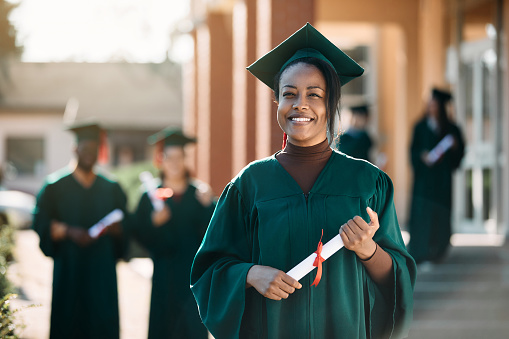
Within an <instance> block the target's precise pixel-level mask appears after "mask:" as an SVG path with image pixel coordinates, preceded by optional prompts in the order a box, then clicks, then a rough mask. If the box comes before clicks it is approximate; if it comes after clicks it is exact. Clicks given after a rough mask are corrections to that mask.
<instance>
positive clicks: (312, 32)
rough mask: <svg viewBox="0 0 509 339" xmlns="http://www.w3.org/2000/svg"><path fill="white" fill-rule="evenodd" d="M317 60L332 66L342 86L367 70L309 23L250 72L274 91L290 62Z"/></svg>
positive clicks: (260, 60) (254, 64)
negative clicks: (276, 81)
mask: <svg viewBox="0 0 509 339" xmlns="http://www.w3.org/2000/svg"><path fill="white" fill-rule="evenodd" d="M306 57H315V58H318V59H321V60H324V61H326V62H327V63H329V64H330V65H331V66H332V68H334V70H335V71H336V73H337V74H338V76H339V81H340V83H341V86H344V85H345V84H346V83H347V82H349V81H350V80H352V79H354V78H356V77H358V76H361V75H362V73H364V69H363V68H362V67H361V66H359V64H357V63H356V62H355V61H354V60H353V59H352V58H350V57H349V56H348V55H346V54H345V53H344V52H343V51H342V50H340V49H339V48H338V47H336V45H334V44H333V43H332V42H330V41H329V40H328V39H327V38H326V37H324V36H323V35H322V34H321V33H320V32H318V31H317V30H316V28H314V27H313V26H311V24H310V23H309V22H308V23H307V24H306V25H304V26H303V27H302V28H301V29H299V30H298V31H297V32H295V33H293V34H292V35H291V36H290V37H289V38H288V39H286V40H285V41H283V42H282V43H281V44H279V45H278V46H277V47H276V48H274V49H273V50H272V51H270V52H268V53H267V54H265V55H264V56H262V57H261V58H260V59H258V60H256V61H255V62H254V63H253V64H252V65H251V66H249V67H248V68H247V69H248V70H249V71H250V72H251V73H252V74H253V75H254V76H255V77H257V78H258V79H260V80H261V81H262V82H263V83H264V84H266V85H267V86H269V87H270V88H272V89H274V88H273V87H274V77H275V76H276V74H277V73H279V72H280V71H281V70H283V69H284V68H285V67H286V66H287V65H288V64H289V63H290V62H292V61H294V60H296V59H301V58H306Z"/></svg>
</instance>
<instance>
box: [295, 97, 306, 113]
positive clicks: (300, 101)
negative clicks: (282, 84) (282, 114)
mask: <svg viewBox="0 0 509 339" xmlns="http://www.w3.org/2000/svg"><path fill="white" fill-rule="evenodd" d="M308 107H309V106H308V101H307V98H306V96H305V95H299V96H297V97H296V98H295V102H294V104H293V109H295V110H301V109H306V108H308Z"/></svg>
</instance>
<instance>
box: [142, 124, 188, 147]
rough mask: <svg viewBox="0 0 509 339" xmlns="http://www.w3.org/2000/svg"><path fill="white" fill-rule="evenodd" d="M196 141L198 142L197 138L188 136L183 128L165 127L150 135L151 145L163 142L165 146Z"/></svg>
mask: <svg viewBox="0 0 509 339" xmlns="http://www.w3.org/2000/svg"><path fill="white" fill-rule="evenodd" d="M194 142H196V138H191V137H188V136H186V135H184V133H183V132H182V130H180V129H175V128H165V129H163V130H162V131H159V132H157V133H156V134H153V135H151V136H150V137H148V143H149V144H150V145H154V144H156V143H161V144H163V145H164V146H185V145H187V144H189V143H194Z"/></svg>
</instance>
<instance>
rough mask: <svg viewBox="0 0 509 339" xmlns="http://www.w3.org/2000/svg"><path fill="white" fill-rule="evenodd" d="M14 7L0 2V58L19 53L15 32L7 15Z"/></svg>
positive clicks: (3, 0) (8, 3)
mask: <svg viewBox="0 0 509 339" xmlns="http://www.w3.org/2000/svg"><path fill="white" fill-rule="evenodd" d="M16 6H17V5H16V4H12V3H10V2H7V1H5V0H0V57H4V56H6V55H9V54H14V55H18V54H20V52H21V47H19V46H17V45H16V30H15V28H14V27H13V26H12V25H11V23H10V21H9V15H10V13H11V11H12V10H13V9H14V8H15V7H16Z"/></svg>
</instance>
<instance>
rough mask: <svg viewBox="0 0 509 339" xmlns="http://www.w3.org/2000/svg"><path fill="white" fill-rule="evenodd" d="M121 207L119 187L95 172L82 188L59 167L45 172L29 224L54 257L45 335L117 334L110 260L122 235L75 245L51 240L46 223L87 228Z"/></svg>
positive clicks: (108, 337)
mask: <svg viewBox="0 0 509 339" xmlns="http://www.w3.org/2000/svg"><path fill="white" fill-rule="evenodd" d="M125 206H126V196H125V194H124V193H123V191H122V189H121V188H120V186H119V185H118V184H117V183H116V182H113V181H110V180H108V179H106V178H105V177H103V176H101V175H97V177H96V179H95V181H94V183H93V184H92V186H91V187H89V188H84V187H83V186H82V185H81V184H79V183H78V182H77V181H76V179H74V177H73V176H72V174H71V172H70V171H69V170H67V169H65V170H62V171H59V172H57V173H54V174H52V175H50V176H49V177H48V179H47V181H46V183H45V185H44V186H43V188H42V190H41V191H40V193H39V195H38V197H37V205H36V210H35V215H34V221H33V226H32V227H33V229H34V230H35V231H36V232H37V233H38V234H39V237H40V247H41V250H42V251H43V253H44V254H45V255H47V256H49V257H52V258H53V261H54V266H53V297H52V303H51V328H50V338H51V339H58V338H62V339H69V338H73V339H81V338H83V339H85V338H90V339H92V338H93V339H99V338H104V339H114V338H119V312H118V295H117V275H116V262H117V259H118V258H119V257H121V255H122V254H123V251H124V250H125V244H126V242H125V237H121V238H114V237H112V236H110V235H108V234H105V235H102V236H100V237H99V238H98V239H97V240H95V241H94V242H93V243H91V244H90V245H88V246H86V247H80V246H78V245H77V244H76V243H74V242H72V241H71V240H69V239H66V240H63V241H59V242H54V241H53V240H52V239H51V236H50V223H51V220H53V219H54V220H57V221H60V222H64V223H66V224H68V225H71V226H78V227H83V228H86V229H88V228H90V227H91V226H93V225H94V224H95V223H97V222H98V221H99V220H100V219H102V218H103V217H104V216H106V215H107V214H108V213H110V212H111V211H113V210H114V209H117V208H119V209H121V210H123V211H124V213H125Z"/></svg>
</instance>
